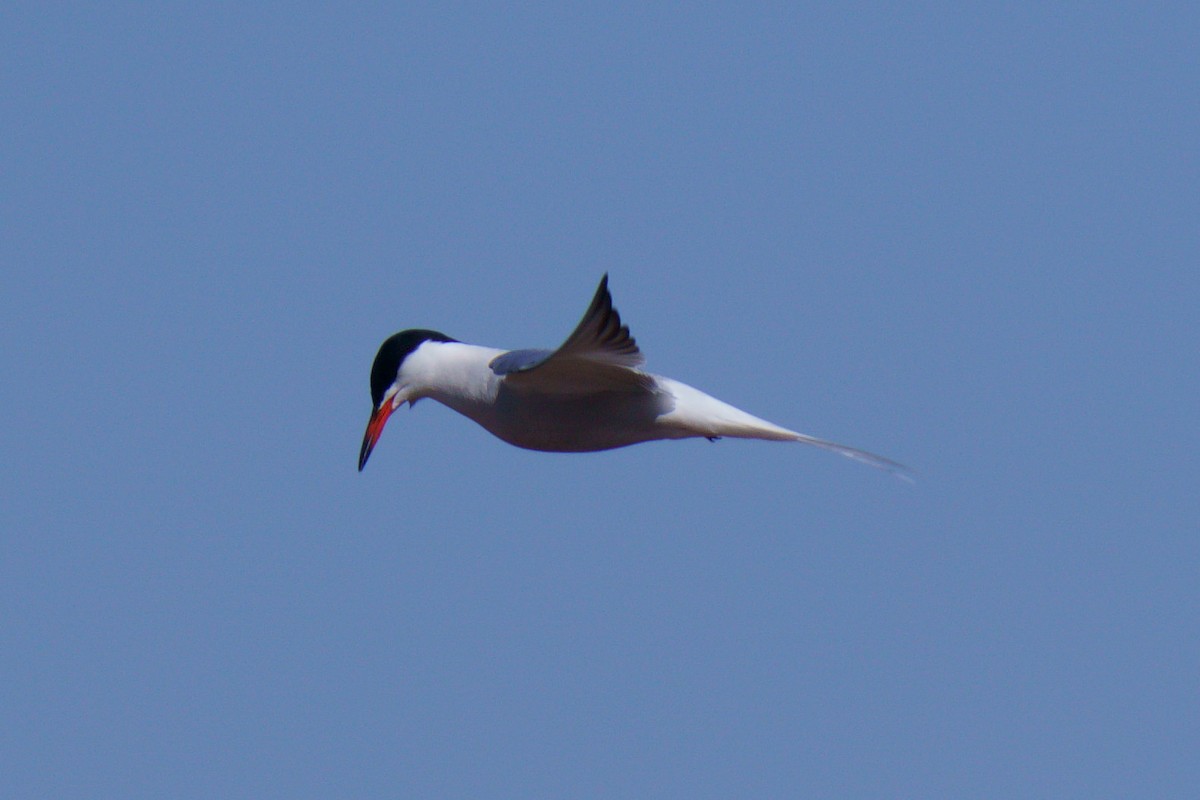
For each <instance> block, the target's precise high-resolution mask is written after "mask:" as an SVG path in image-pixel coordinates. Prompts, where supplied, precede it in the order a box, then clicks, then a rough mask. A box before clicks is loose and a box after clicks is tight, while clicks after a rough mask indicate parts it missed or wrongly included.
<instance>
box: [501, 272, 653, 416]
mask: <svg viewBox="0 0 1200 800" xmlns="http://www.w3.org/2000/svg"><path fill="white" fill-rule="evenodd" d="M645 362H646V359H645V357H644V356H643V355H642V352H641V351H640V350H639V349H638V346H637V342H636V341H634V338H633V337H632V336H631V335H630V334H629V327H628V326H627V325H622V324H621V315H620V314H618V313H617V310H616V309H615V308H613V302H612V295H610V294H609V292H608V275H607V274H605V275H604V277H603V278H601V279H600V286H599V287H598V288H597V289H596V294H595V296H594V297H593V298H592V303H591V305H589V306H588V310H587V311H586V312H585V313H584V315H583V319H581V320H580V321H579V324H578V325H576V326H575V330H574V331H573V332H572V333H571V335H570V336H568V337H567V340H566V341H565V342H563V343H562V345H561V346H560V347H559V348H558V349H557V350H510V351H508V352H507V353H501V354H500V355H498V356H496V357H495V358H493V359H492V360H491V362H490V363H489V364H488V366H489V367H491V369H492V372H494V373H495V374H496V375H502V376H505V382H506V383H508V384H509V385H510V386H514V387H515V386H517V385H518V384H519V385H521V386H524V387H526V388H528V389H531V390H538V391H547V392H556V393H571V394H573V393H577V392H593V391H614V390H615V391H646V390H647V389H650V388H651V387H652V385H653V380H652V379H651V378H650V376H649V375H646V374H645V373H644V372H641V371H639V370H638V369H637V367H640V366H641V365H642V364H644V363H645ZM514 381H515V383H514Z"/></svg>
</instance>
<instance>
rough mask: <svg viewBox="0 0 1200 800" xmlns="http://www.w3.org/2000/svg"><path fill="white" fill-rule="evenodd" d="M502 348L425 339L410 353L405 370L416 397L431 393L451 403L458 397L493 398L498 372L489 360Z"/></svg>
mask: <svg viewBox="0 0 1200 800" xmlns="http://www.w3.org/2000/svg"><path fill="white" fill-rule="evenodd" d="M503 352H504V351H503V350H497V349H496V348H494V347H480V346H478V345H473V344H463V343H462V342H426V343H424V344H423V345H421V347H420V348H419V349H418V350H417V351H416V352H414V353H413V354H412V355H411V356H409V358H408V359H407V361H406V363H405V372H406V373H407V374H408V376H409V380H410V381H411V383H412V386H413V388H414V390H415V391H414V395H415V396H416V397H431V398H433V399H434V400H438V401H439V402H442V403H445V404H446V405H449V406H451V407H453V406H455V405H456V403H457V402H459V401H468V402H478V401H483V402H490V400H491V399H492V398H493V397H494V395H495V391H496V376H495V374H494V373H493V372H492V370H491V368H489V367H488V364H489V363H490V362H491V360H492V359H493V358H495V357H496V356H498V355H500V354H501V353H503Z"/></svg>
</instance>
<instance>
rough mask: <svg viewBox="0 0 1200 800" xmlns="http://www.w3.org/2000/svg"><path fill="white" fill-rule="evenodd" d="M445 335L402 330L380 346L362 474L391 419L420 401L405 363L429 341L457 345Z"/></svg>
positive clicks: (362, 453)
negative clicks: (404, 406)
mask: <svg viewBox="0 0 1200 800" xmlns="http://www.w3.org/2000/svg"><path fill="white" fill-rule="evenodd" d="M453 341H455V340H454V339H451V338H450V337H449V336H447V335H445V334H444V333H438V332H437V331H429V330H421V329H417V330H407V331H400V333H397V334H395V335H393V336H389V337H388V338H387V339H385V340H384V342H383V344H381V345H380V346H379V352H378V353H377V354H376V355H375V363H374V364H372V365H371V419H370V420H369V421H368V422H367V432H366V434H364V435H363V443H362V449H361V450H360V451H359V453H358V471H359V472H362V470H363V467H365V466H366V465H367V459H368V458H370V457H371V451H372V450H373V449H374V448H375V443H376V442H378V441H379V436H380V434H382V433H383V426H384V425H386V424H387V421H388V417H390V416H391V415H392V412H393V411H395V410H396V409H397V408H399V407H400V406H401V405H402V404H403V403H404V402H405V401H408V400H416V399H417V398H415V397H413V396H412V395H411V394H410V392H411V389H410V387H409V385H408V383H407V381H406V380H405V376H404V362H405V361H406V360H407V359H408V357H409V356H410V355H412V354H413V353H414V352H415V351H416V349H417V348H418V347H420V346H421V345H423V344H424V343H425V342H453Z"/></svg>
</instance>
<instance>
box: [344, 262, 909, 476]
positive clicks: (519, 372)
mask: <svg viewBox="0 0 1200 800" xmlns="http://www.w3.org/2000/svg"><path fill="white" fill-rule="evenodd" d="M644 363H645V358H644V357H643V356H642V352H641V350H639V349H638V346H637V342H635V341H634V339H633V337H632V336H631V335H630V334H629V327H628V326H626V325H622V324H621V317H620V315H619V314H618V313H617V310H616V309H615V308H613V302H612V296H611V295H610V294H609V292H608V275H607V274H605V275H604V277H603V278H601V279H600V286H599V287H598V288H597V289H596V295H595V297H593V298H592V303H591V305H590V306H588V310H587V312H586V313H585V314H584V315H583V319H582V320H580V322H579V325H577V326H576V328H575V330H574V332H572V333H571V335H570V336H568V337H567V340H566V341H565V342H563V343H562V345H560V346H559V347H558V349H556V350H501V349H497V348H495V347H481V346H479V345H474V344H465V343H463V342H460V341H458V340H456V339H451V338H450V337H449V336H447V335H445V334H444V333H439V332H437V331H432V330H424V329H414V330H406V331H401V332H400V333H397V334H395V335H393V336H390V337H388V339H386V340H385V341H384V343H383V344H382V345H381V346H380V348H379V353H378V354H377V355H376V356H375V363H374V364H373V365H372V366H371V402H372V410H371V418H370V421H369V422H368V423H367V432H366V434H365V435H364V436H363V442H362V449H361V450H360V451H359V454H358V471H359V472H362V469H363V467H364V466H366V463H367V459H368V458H370V456H371V451H372V450H373V449H374V448H375V445H376V443H377V442H378V441H379V436H380V434H381V433H383V427H384V425H386V424H387V421H388V418H389V417H391V415H392V412H393V411H395V410H396V409H397V408H399V407H400V406H401V405H403V404H404V403H406V402H407V403H408V404H409V405H410V406H411V405H413V404H415V403H416V402H417V401H418V400H420V399H422V398H424V397H429V398H432V399H434V400H436V401H438V402H439V403H442V404H443V405H446V406H449V407H450V408H452V409H454V410H455V411H457V412H458V413H460V414H462V415H463V416H465V417H468V418H470V419H472V420H474V421H475V422H477V423H479V424H480V425H482V426H483V427H484V428H485V429H486V430H487V431H488V432H490V433H492V434H493V435H494V436H497V437H499V438H500V439H503V440H504V441H506V442H508V443H509V444H512V445H516V446H517V447H524V448H527V449H529V450H542V451H548V452H561V453H582V452H589V451H594V450H610V449H612V448H614V447H625V446H626V445H631V444H638V443H639V442H648V441H653V440H656V439H688V438H695V437H701V436H702V437H704V438H707V439H709V440H712V441H715V440H717V439H720V438H722V437H725V436H728V437H731V438H735V439H767V440H770V441H780V442H802V443H804V444H811V445H815V446H816V447H820V448H823V449H825V450H831V451H833V452H835V453H840V454H841V455H844V456H847V457H849V458H853V459H855V460H857V461H862V462H865V463H867V464H870V465H872V466H875V467H879V468H881V469H885V470H888V471H889V472H893V473H895V474H897V475H900V476H901V477H905V475H906V473H907V468H906V467H904V466H903V465H902V464H898V463H896V462H895V461H892V460H890V459H887V458H884V457H882V456H877V455H875V454H873V453H868V452H866V451H865V450H858V449H856V448H853V447H847V446H846V445H842V444H836V443H834V442H829V441H826V440H824V439H817V438H814V437H812V436H806V435H804V434H802V433H797V432H796V431H791V430H788V429H787V428H781V427H780V426H778V425H774V424H772V423H770V422H767V421H766V420H763V419H759V418H758V417H755V416H752V415H750V414H747V413H746V412H745V411H742V410H740V409H737V408H734V407H733V406H731V405H729V404H727V403H723V402H721V401H720V400H718V399H716V398H715V397H710V396H709V395H707V394H705V393H704V392H701V391H700V390H699V389H693V388H692V387H691V386H688V385H687V384H685V383H680V382H679V381H677V380H673V379H671V378H664V377H662V376H661V375H652V374H650V373H648V372H644V371H643V370H642V369H641V367H642V365H643V364H644Z"/></svg>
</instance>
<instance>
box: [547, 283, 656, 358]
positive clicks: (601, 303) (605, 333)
mask: <svg viewBox="0 0 1200 800" xmlns="http://www.w3.org/2000/svg"><path fill="white" fill-rule="evenodd" d="M560 353H561V354H563V355H568V354H569V355H571V356H574V357H576V358H587V359H590V360H592V361H601V362H604V363H605V364H612V365H613V366H617V367H640V366H641V365H642V364H645V363H646V358H645V356H643V355H642V351H641V350H638V346H637V342H636V341H635V340H634V338H633V336H631V335H630V334H629V326H628V325H622V324H621V315H620V314H618V313H617V310H616V309H615V308H613V301H612V295H611V294H609V292H608V273H605V274H604V277H603V278H601V279H600V285H599V286H598V287H597V288H596V295H595V296H594V297H593V298H592V303H591V305H589V306H588V310H587V311H586V312H584V315H583V319H581V320H580V321H579V324H578V325H576V326H575V330H574V331H573V332H572V333H571V335H570V336H568V337H567V340H566V341H565V342H563V343H562V346H561V347H559V348H558V350H557V351H556V352H555V355H558V354H560Z"/></svg>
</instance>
